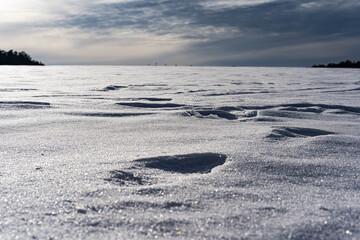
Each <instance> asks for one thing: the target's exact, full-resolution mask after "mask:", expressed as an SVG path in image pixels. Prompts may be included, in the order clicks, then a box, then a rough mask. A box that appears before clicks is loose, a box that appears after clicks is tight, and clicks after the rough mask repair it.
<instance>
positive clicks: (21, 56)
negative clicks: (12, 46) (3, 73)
mask: <svg viewBox="0 0 360 240" xmlns="http://www.w3.org/2000/svg"><path fill="white" fill-rule="evenodd" d="M0 65H40V66H43V65H44V64H43V63H42V62H39V61H35V60H33V59H32V58H31V57H30V55H29V54H27V53H26V52H24V51H21V52H17V51H14V50H10V51H8V52H6V51H4V50H1V49H0Z"/></svg>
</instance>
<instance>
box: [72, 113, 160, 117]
mask: <svg viewBox="0 0 360 240" xmlns="http://www.w3.org/2000/svg"><path fill="white" fill-rule="evenodd" d="M68 114H69V115H74V116H84V117H110V118H117V117H135V116H144V115H152V114H154V113H104V112H103V113H100V112H98V113H97V112H93V113H92V112H87V113H68Z"/></svg>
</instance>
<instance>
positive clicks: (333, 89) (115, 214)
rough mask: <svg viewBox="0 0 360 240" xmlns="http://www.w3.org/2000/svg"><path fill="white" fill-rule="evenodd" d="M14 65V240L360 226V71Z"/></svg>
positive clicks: (2, 193)
mask: <svg viewBox="0 0 360 240" xmlns="http://www.w3.org/2000/svg"><path fill="white" fill-rule="evenodd" d="M0 70H1V75H0V119H1V121H0V134H1V142H0V214H1V218H0V239H99V238H100V239H156V238H164V239H359V238H360V203H359V199H360V194H359V193H360V177H359V170H360V157H359V156H360V127H359V125H360V124H359V116H360V95H359V91H360V90H359V89H360V77H359V76H360V75H359V70H356V69H311V68H245V67H244V68H240V67H239V68H238V67H236V68H235V67H160V66H159V67H140V66H134V67H125V66H46V67H11V66H2V67H0Z"/></svg>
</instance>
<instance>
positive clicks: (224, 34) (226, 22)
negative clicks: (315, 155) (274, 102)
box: [57, 0, 360, 65]
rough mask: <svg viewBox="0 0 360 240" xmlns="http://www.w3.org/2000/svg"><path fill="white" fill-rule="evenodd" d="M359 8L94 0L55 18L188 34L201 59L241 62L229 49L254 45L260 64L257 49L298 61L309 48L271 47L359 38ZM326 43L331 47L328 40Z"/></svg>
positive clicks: (346, 4) (342, 3) (337, 3)
mask: <svg viewBox="0 0 360 240" xmlns="http://www.w3.org/2000/svg"><path fill="white" fill-rule="evenodd" d="M359 13H360V4H359V3H358V1H357V0H347V1H346V0H333V1H325V0H317V1H306V0H297V1H295V0H293V1H291V0H287V1H282V0H278V1H273V2H268V3H261V4H256V5H248V6H246V5H236V4H235V5H234V6H232V7H226V8H222V7H218V8H207V7H205V6H204V1H203V0H191V1H176V0H163V1H160V0H158V1H156V0H139V1H131V2H124V3H112V4H99V5H97V6H96V7H95V9H92V10H91V11H90V13H88V14H86V15H76V16H68V18H67V20H63V21H62V22H61V23H57V24H61V25H62V26H76V27H79V28H82V29H92V30H97V29H114V28H115V29H133V30H134V29H135V30H136V29H137V30H141V31H147V32H149V33H152V34H157V35H168V34H175V35H177V36H178V37H180V38H183V39H187V40H193V44H190V45H189V47H188V49H187V50H186V49H185V50H183V51H184V52H183V53H184V54H187V53H190V52H191V53H193V54H198V55H201V56H203V58H204V59H206V57H209V61H207V60H204V63H209V62H210V63H213V64H224V63H225V64H228V63H230V62H234V63H237V62H243V60H236V57H234V55H236V54H239V55H241V54H242V53H248V52H251V51H257V53H259V60H256V59H255V60H252V62H253V64H255V65H257V63H258V64H264V61H262V60H260V59H261V54H260V52H261V51H263V52H264V51H265V52H267V53H266V54H269V52H273V54H274V55H273V58H275V59H276V58H277V59H278V61H279V64H280V65H281V64H284V65H292V64H289V62H291V61H292V62H293V63H294V64H302V65H303V64H305V62H307V61H310V60H311V59H314V54H309V56H308V57H307V56H302V57H301V58H300V59H299V60H298V61H294V60H291V59H293V57H294V56H286V54H285V53H283V52H276V49H279V51H281V49H286V47H288V48H291V47H292V49H297V48H296V46H302V45H306V44H308V45H306V46H310V45H311V44H313V45H314V44H315V45H316V43H329V42H334V43H335V42H339V41H340V42H341V40H342V39H360V14H359ZM200 40H201V41H200ZM309 44H310V45H309ZM315 45H314V46H315ZM325 45H326V44H325ZM358 46H359V45H357V44H356V43H353V44H352V45H349V46H348V48H346V46H341V47H342V48H343V50H344V54H345V53H347V52H353V51H351V49H354V50H355V51H358V50H359V47H358ZM326 47H331V44H327V45H326ZM326 47H320V46H319V51H320V52H318V53H317V54H319V55H322V53H321V51H327V49H326ZM309 48H311V47H309ZM271 49H273V51H271ZM266 50H267V51H266ZM298 51H301V49H300V50H297V52H298ZM305 51H306V49H305ZM292 52H293V53H294V52H296V51H292ZM357 53H359V52H357ZM179 54H181V53H179ZM227 54H229V57H228V60H225V61H224V60H219V61H218V62H217V61H216V59H215V60H210V59H214V57H216V56H222V57H223V58H225V59H226V56H227ZM334 54H335V53H334ZM337 54H338V53H337ZM344 54H340V55H341V56H340V55H339V54H338V56H335V55H334V56H333V58H336V57H339V58H340V57H343V55H344ZM230 55H231V56H230ZM245 55H246V54H245ZM270 59H271V57H269V61H270ZM318 59H320V58H318ZM265 62H266V61H265Z"/></svg>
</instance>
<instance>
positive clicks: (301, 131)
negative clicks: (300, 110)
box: [267, 127, 335, 140]
mask: <svg viewBox="0 0 360 240" xmlns="http://www.w3.org/2000/svg"><path fill="white" fill-rule="evenodd" d="M330 134H335V133H334V132H329V131H325V130H320V129H315V128H299V127H282V128H276V129H274V130H272V133H271V134H270V135H268V136H267V138H270V139H274V140H280V139H284V138H297V137H301V138H304V137H316V136H321V135H330Z"/></svg>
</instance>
